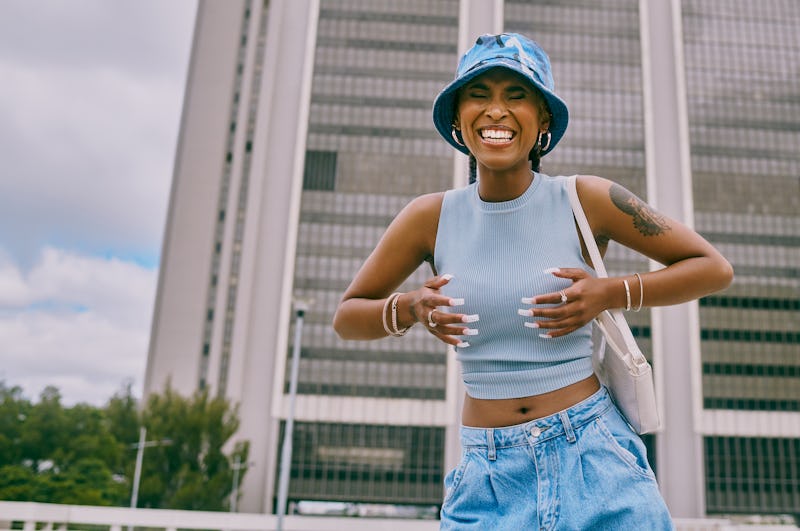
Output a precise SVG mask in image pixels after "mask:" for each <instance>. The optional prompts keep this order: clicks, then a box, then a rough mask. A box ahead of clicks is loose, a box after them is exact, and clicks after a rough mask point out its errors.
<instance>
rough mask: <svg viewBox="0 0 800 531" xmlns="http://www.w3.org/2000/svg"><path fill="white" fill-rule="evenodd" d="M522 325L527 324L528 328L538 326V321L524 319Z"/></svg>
mask: <svg viewBox="0 0 800 531" xmlns="http://www.w3.org/2000/svg"><path fill="white" fill-rule="evenodd" d="M524 325H525V326H527V327H528V328H539V323H537V322H535V321H534V322H531V321H525V323H524Z"/></svg>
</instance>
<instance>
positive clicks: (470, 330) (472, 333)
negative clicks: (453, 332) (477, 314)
mask: <svg viewBox="0 0 800 531" xmlns="http://www.w3.org/2000/svg"><path fill="white" fill-rule="evenodd" d="M461 335H464V336H477V335H478V329H477V328H465V329H464V330H462V331H461Z"/></svg>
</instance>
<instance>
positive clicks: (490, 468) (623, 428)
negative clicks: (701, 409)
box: [441, 388, 674, 531]
mask: <svg viewBox="0 0 800 531" xmlns="http://www.w3.org/2000/svg"><path fill="white" fill-rule="evenodd" d="M461 444H462V448H463V452H462V458H461V462H460V463H459V464H458V466H457V467H456V468H455V469H454V470H452V471H451V472H450V473H449V474H448V475H447V477H446V478H445V499H444V503H443V505H442V512H441V518H442V520H441V529H442V530H458V531H504V530H513V531H527V530H529V529H535V530H581V531H582V530H605V529H609V530H612V529H620V530H626V531H628V530H639V529H641V530H647V531H660V530H667V529H674V526H673V524H672V520H671V519H670V515H669V512H668V510H667V507H666V505H665V503H664V500H663V498H662V497H661V494H660V493H659V491H658V485H657V484H656V479H655V476H654V475H653V471H652V469H651V468H650V466H649V464H648V463H647V457H646V450H645V448H644V444H643V443H642V441H641V439H640V438H639V436H638V435H636V433H634V432H633V430H631V428H630V426H628V424H627V422H626V421H625V419H624V418H623V417H622V415H621V414H620V413H619V411H618V410H617V408H616V406H615V405H614V403H613V402H612V401H611V398H610V397H609V395H608V392H607V391H606V389H605V388H601V389H600V390H599V391H597V392H596V393H594V394H593V395H592V396H590V397H589V398H587V399H585V400H583V401H582V402H579V403H578V404H576V405H574V406H572V407H571V408H569V409H566V410H565V411H562V412H560V413H556V414H553V415H550V416H548V417H544V418H540V419H536V420H531V421H529V422H526V423H524V424H519V425H516V426H508V427H503V428H472V427H466V426H464V427H462V428H461Z"/></svg>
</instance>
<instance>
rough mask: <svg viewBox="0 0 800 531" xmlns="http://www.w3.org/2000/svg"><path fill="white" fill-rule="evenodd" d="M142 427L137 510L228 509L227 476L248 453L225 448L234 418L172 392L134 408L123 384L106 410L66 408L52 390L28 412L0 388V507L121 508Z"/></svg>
mask: <svg viewBox="0 0 800 531" xmlns="http://www.w3.org/2000/svg"><path fill="white" fill-rule="evenodd" d="M140 426H144V427H145V428H146V430H147V440H148V442H149V444H148V445H147V447H146V448H145V449H144V455H143V458H144V459H143V467H142V477H141V481H140V485H139V503H138V506H139V507H153V508H172V509H203V510H227V508H228V507H229V496H230V493H231V489H232V479H233V478H232V476H233V470H232V468H231V467H232V465H233V463H234V461H235V460H236V458H237V457H238V459H239V460H240V461H241V462H243V463H246V462H247V452H248V445H247V443H246V442H240V443H236V444H233V443H232V442H231V438H232V436H233V435H234V433H235V432H236V430H237V429H238V427H239V419H238V412H237V409H236V408H235V407H232V406H231V405H230V404H229V403H228V402H227V401H225V400H224V399H221V398H211V397H209V396H208V393H207V391H200V392H198V393H196V394H195V395H193V396H191V397H183V396H181V395H179V394H178V393H176V392H175V391H173V390H171V389H167V390H166V391H164V393H162V394H154V395H151V396H149V397H148V399H147V401H146V402H145V403H144V404H142V405H141V407H140V405H139V404H138V403H137V400H136V398H135V397H134V396H133V394H132V392H131V386H130V384H129V385H126V386H125V387H124V388H123V389H122V390H121V391H120V392H118V393H117V394H115V395H114V396H113V397H112V398H111V399H110V400H109V401H108V402H107V404H106V405H105V406H104V407H94V406H90V405H87V404H77V405H75V406H72V407H65V406H64V405H63V404H62V403H61V395H60V393H59V392H58V390H57V389H56V388H53V387H48V388H46V389H45V390H44V391H42V393H41V395H40V396H39V401H38V402H35V403H34V402H31V401H30V400H28V399H27V398H25V397H24V396H23V394H22V390H21V389H20V388H19V387H9V386H7V385H6V384H5V383H4V382H2V381H0V500H13V501H38V502H49V503H70V504H79V505H118V506H126V505H129V503H130V498H131V491H132V486H133V485H132V481H133V476H134V467H135V462H136V453H137V450H136V444H135V443H137V442H138V438H139V428H140ZM166 440H168V443H167V444H165V443H164V442H165V441H166ZM154 442H160V444H154ZM243 472H245V470H242V472H241V473H240V477H242V473H243Z"/></svg>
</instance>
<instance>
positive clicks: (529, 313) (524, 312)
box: [517, 308, 533, 317]
mask: <svg viewBox="0 0 800 531" xmlns="http://www.w3.org/2000/svg"><path fill="white" fill-rule="evenodd" d="M517 313H518V314H520V315H521V316H523V317H533V310H525V309H523V308H520V309H519V310H517Z"/></svg>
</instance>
